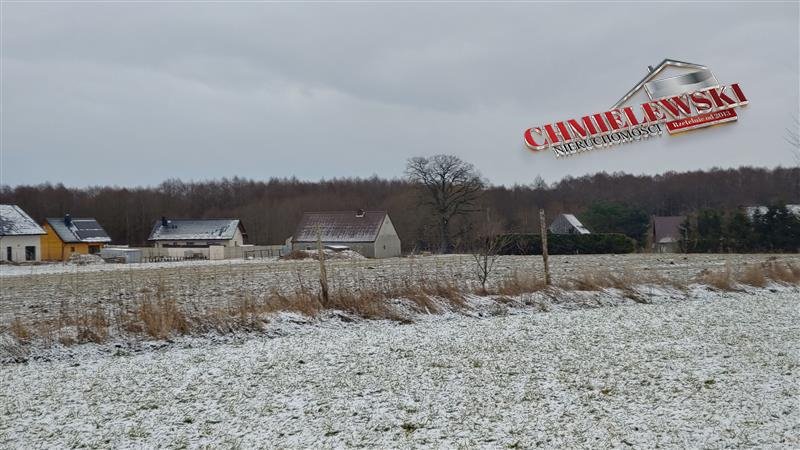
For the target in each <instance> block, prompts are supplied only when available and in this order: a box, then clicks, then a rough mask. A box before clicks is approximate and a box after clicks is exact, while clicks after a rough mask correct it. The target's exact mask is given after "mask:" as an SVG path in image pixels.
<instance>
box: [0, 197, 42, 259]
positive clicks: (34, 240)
mask: <svg viewBox="0 0 800 450" xmlns="http://www.w3.org/2000/svg"><path fill="white" fill-rule="evenodd" d="M43 234H44V230H43V229H42V227H40V226H39V224H37V223H36V221H34V220H33V219H31V216H29V215H28V214H27V213H26V212H25V211H23V210H22V209H21V208H20V207H19V206H17V205H0V251H2V259H3V260H4V261H13V262H23V261H39V260H41V257H42V256H41V236H42V235H43Z"/></svg>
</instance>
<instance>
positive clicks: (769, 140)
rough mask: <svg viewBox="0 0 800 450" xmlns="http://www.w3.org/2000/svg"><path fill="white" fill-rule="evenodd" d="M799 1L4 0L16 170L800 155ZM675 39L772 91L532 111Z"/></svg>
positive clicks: (10, 163) (594, 164)
mask: <svg viewBox="0 0 800 450" xmlns="http://www.w3.org/2000/svg"><path fill="white" fill-rule="evenodd" d="M799 14H800V12H799V11H798V4H797V3H796V2H788V3H771V4H764V3H758V4H755V3H754V4H742V3H727V4H719V3H717V4H704V5H694V4H688V3H680V4H673V5H666V4H663V5H654V4H649V5H639V4H635V3H609V4H603V5H597V4H595V5H592V4H567V5H557V4H543V3H531V4H502V5H497V4H413V5H408V4H406V5H402V4H335V5H330V4H329V5H322V4H301V5H288V4H263V3H262V4H260V3H238V4H223V3H218V4H198V3H195V4H191V3H177V4H171V5H161V4H153V3H148V4H145V5H142V4H134V3H106V4H92V3H72V4H69V5H64V4H61V5H55V4H47V3H36V4H9V3H3V5H2V27H1V28H2V58H1V59H2V160H1V162H2V167H1V168H0V176H1V177H2V180H0V182H2V183H3V184H10V185H17V184H31V183H40V182H45V181H49V182H53V183H56V182H63V183H64V184H67V185H70V186H87V185H99V184H113V185H129V186H133V185H153V184H157V183H159V182H161V181H163V180H164V179H167V178H174V177H178V178H182V179H184V180H190V179H194V180H201V179H208V178H220V177H223V176H228V177H232V176H234V175H239V176H243V177H248V178H255V179H266V178H269V177H273V176H276V177H287V176H297V177H298V178H300V179H307V180H317V179H320V178H333V177H346V176H359V177H366V176H371V175H373V174H377V175H378V176H382V177H398V176H402V174H403V170H404V166H405V161H406V159H407V158H409V157H412V156H418V155H432V154H436V153H450V154H455V155H458V156H459V157H461V158H463V159H464V160H466V161H469V162H472V163H474V164H475V165H476V166H477V167H478V168H479V169H480V170H481V172H482V173H483V174H484V176H485V177H486V178H487V179H488V180H489V181H490V182H492V183H494V184H506V185H510V184H513V183H530V182H532V181H533V180H534V178H535V177H536V175H541V176H542V177H544V178H545V179H546V180H548V181H554V180H558V179H560V178H562V177H564V176H567V175H571V176H580V175H583V174H586V173H594V172H598V171H608V172H615V171H624V172H632V173H661V172H665V171H668V170H677V171H683V170H693V169H700V168H710V167H713V166H721V167H735V166H740V165H755V166H767V167H774V166H777V165H783V166H788V165H792V164H796V162H795V159H794V158H793V155H792V149H791V147H790V146H789V144H788V143H787V142H786V141H785V139H784V137H785V135H786V129H787V128H791V127H792V126H796V122H795V120H796V119H795V118H796V117H797V116H798V114H799V113H798V104H800V99H799V98H798V91H799V90H800V87H799V84H800V82H799V81H798V79H799V76H798V72H799V71H800V68H798V60H799V59H800V47H799V45H800V44H798V42H800V36H799V35H798V27H799V26H800V23H799V22H800V19H799V17H798V15H799ZM663 58H674V59H678V60H683V61H689V62H694V63H699V64H704V65H707V66H708V67H709V68H710V69H711V70H712V71H713V72H714V74H715V75H716V77H717V79H719V81H720V82H722V83H723V84H726V83H732V82H739V83H740V84H741V86H742V88H743V90H744V92H745V93H746V94H747V96H748V98H749V99H750V106H748V107H747V108H745V109H742V110H740V119H739V121H738V122H737V123H734V124H731V125H725V126H721V127H715V128H711V129H705V130H699V131H694V132H691V133H688V134H685V135H680V136H663V137H659V138H655V139H652V140H650V141H648V142H642V143H636V144H628V145H624V146H616V147H612V148H611V149H605V150H596V151H592V152H588V153H585V154H582V155H579V156H574V157H569V158H562V159H556V158H555V156H554V155H553V154H552V152H549V151H548V152H539V153H533V152H530V151H528V150H526V149H525V147H524V144H523V140H522V133H523V130H524V129H525V128H527V127H530V126H534V125H543V124H545V123H549V122H553V121H557V120H563V119H567V118H572V117H576V116H578V117H579V116H582V115H585V114H587V113H593V112H599V111H601V110H604V109H606V108H608V107H610V106H611V105H612V104H613V103H614V102H616V101H617V100H618V99H619V98H620V97H621V96H622V95H623V94H624V93H625V92H627V91H628V89H630V88H631V87H632V86H633V85H634V84H635V83H636V82H638V81H639V80H640V79H641V78H642V77H643V76H644V75H645V74H646V71H647V66H648V65H655V64H657V63H658V62H660V61H661V60H662V59H663Z"/></svg>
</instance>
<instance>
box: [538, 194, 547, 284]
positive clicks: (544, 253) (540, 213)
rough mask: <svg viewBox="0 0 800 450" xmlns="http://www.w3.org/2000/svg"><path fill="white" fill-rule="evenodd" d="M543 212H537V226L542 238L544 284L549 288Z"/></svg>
mask: <svg viewBox="0 0 800 450" xmlns="http://www.w3.org/2000/svg"><path fill="white" fill-rule="evenodd" d="M545 224H546V222H545V217H544V210H543V209H540V210H539V225H540V230H541V236H542V260H543V261H544V284H545V285H547V286H550V264H549V263H548V262H547V226H546V225H545Z"/></svg>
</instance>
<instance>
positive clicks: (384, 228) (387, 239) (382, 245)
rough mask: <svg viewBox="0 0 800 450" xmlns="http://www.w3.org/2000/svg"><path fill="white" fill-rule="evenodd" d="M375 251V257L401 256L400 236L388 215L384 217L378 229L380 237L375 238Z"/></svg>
mask: <svg viewBox="0 0 800 450" xmlns="http://www.w3.org/2000/svg"><path fill="white" fill-rule="evenodd" d="M374 252H375V256H374V257H375V258H393V257H396V256H400V253H401V250H400V237H399V236H398V235H397V230H395V228H394V225H393V224H392V221H391V220H390V219H389V216H388V215H387V216H386V219H384V221H383V225H381V229H380V230H379V231H378V237H377V238H376V239H375V246H374Z"/></svg>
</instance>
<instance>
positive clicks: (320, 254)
mask: <svg viewBox="0 0 800 450" xmlns="http://www.w3.org/2000/svg"><path fill="white" fill-rule="evenodd" d="M317 258H319V285H320V288H322V305H323V306H325V307H327V306H328V304H329V302H328V271H327V269H326V268H325V251H324V250H323V249H322V232H321V230H320V228H319V226H318V227H317Z"/></svg>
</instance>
